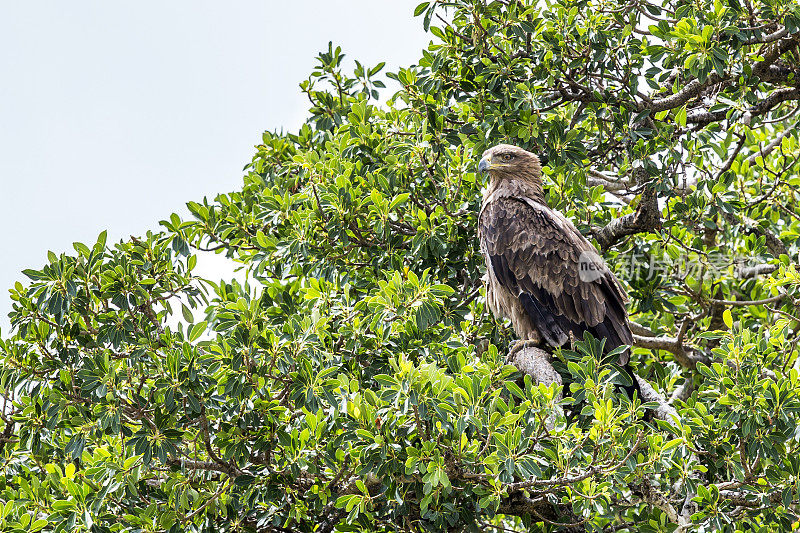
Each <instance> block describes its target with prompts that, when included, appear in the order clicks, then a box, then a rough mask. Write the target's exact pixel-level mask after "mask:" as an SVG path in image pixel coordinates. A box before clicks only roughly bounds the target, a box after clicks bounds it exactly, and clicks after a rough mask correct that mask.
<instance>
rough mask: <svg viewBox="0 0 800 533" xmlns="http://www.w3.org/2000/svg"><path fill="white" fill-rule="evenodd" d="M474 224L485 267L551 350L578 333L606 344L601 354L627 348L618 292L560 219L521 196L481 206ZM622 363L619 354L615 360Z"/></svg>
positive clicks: (628, 337)
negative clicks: (525, 314)
mask: <svg viewBox="0 0 800 533" xmlns="http://www.w3.org/2000/svg"><path fill="white" fill-rule="evenodd" d="M479 225H480V229H479V231H480V238H481V249H482V251H483V253H484V254H486V257H487V265H488V266H489V268H491V269H492V271H493V273H494V276H495V277H496V278H497V280H498V281H499V282H500V284H501V285H502V286H503V287H504V288H505V289H506V290H508V291H509V292H510V293H512V294H513V295H516V297H517V298H519V300H520V303H521V304H522V306H523V307H524V309H525V311H526V313H527V314H528V315H529V317H530V319H531V321H532V322H533V324H534V325H535V326H536V328H537V330H538V331H539V333H540V334H541V336H542V338H543V339H544V340H545V341H546V342H547V343H548V344H549V345H550V346H552V347H557V346H561V345H563V344H564V343H566V342H567V341H568V340H569V336H570V333H572V334H573V335H574V337H575V338H577V339H581V338H583V332H584V331H588V332H590V333H591V334H592V335H593V336H594V337H596V338H598V339H602V338H604V339H606V350H611V349H613V348H616V347H618V346H621V345H623V344H628V345H630V344H632V342H633V337H632V335H631V330H630V327H629V326H628V320H627V313H626V311H625V301H626V296H625V293H624V291H623V290H622V288H621V287H620V285H619V282H618V281H617V279H616V277H615V276H614V274H613V273H612V272H611V271H610V270H609V269H608V267H607V266H606V265H605V263H604V262H603V260H602V258H601V257H600V255H599V254H598V253H597V251H596V250H595V248H594V247H593V246H592V245H591V244H590V243H589V242H588V241H587V240H586V239H585V238H584V237H583V236H582V235H581V234H580V233H579V232H578V230H577V229H575V227H574V226H573V225H572V224H571V223H570V222H569V221H568V220H567V219H566V218H564V217H563V216H562V215H561V214H559V213H557V212H555V211H553V210H552V209H550V208H548V207H546V206H544V205H542V204H539V203H537V202H535V201H533V200H530V199H528V198H509V197H501V198H497V199H494V200H492V201H490V202H489V203H488V204H486V205H485V206H484V208H483V210H482V211H481V215H480V221H479ZM582 268H583V275H582V274H581V269H582ZM628 359H629V352H628V351H627V350H626V351H625V352H624V353H623V354H622V355H620V359H619V363H620V364H621V365H626V364H627V363H628Z"/></svg>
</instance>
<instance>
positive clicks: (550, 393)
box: [0, 0, 800, 532]
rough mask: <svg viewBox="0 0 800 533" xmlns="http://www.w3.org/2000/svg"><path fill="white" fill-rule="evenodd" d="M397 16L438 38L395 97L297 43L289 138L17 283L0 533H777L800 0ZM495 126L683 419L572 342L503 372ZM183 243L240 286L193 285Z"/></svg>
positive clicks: (791, 477)
mask: <svg viewBox="0 0 800 533" xmlns="http://www.w3.org/2000/svg"><path fill="white" fill-rule="evenodd" d="M411 15H412V14H411V13H409V16H411ZM413 15H416V16H419V17H420V19H421V21H420V22H421V23H422V24H423V25H424V26H425V28H426V29H428V30H429V31H430V33H431V39H432V42H431V44H430V46H429V47H428V48H427V49H426V50H424V51H422V53H421V58H420V60H419V63H418V65H416V66H409V67H407V68H401V69H399V70H398V71H397V72H390V73H387V74H386V77H387V78H389V79H390V80H391V81H390V87H389V92H388V93H387V92H385V91H384V92H383V93H382V94H379V90H381V89H384V88H385V87H384V83H383V82H382V81H381V80H379V79H377V77H378V76H379V75H380V73H381V71H382V69H383V67H384V65H383V63H380V64H378V65H375V66H367V65H363V64H361V63H359V62H356V63H355V67H354V69H353V73H352V74H349V73H348V70H347V69H346V68H345V66H344V65H345V61H344V54H343V53H342V50H341V49H340V48H338V47H334V46H333V45H332V44H331V45H329V47H328V49H327V50H326V51H324V52H322V53H320V54H319V56H318V57H317V60H318V62H317V67H316V68H315V69H314V71H313V72H312V74H311V75H310V77H309V79H308V80H307V81H306V82H304V83H303V84H301V90H302V91H303V92H304V93H306V95H307V96H308V98H309V100H310V102H311V108H310V110H309V118H308V121H307V123H306V124H305V125H304V126H303V127H302V128H301V129H300V130H299V131H297V132H295V133H287V134H282V133H281V134H278V133H269V132H267V133H264V135H263V139H262V144H260V145H258V146H257V148H256V153H255V155H254V157H253V159H252V161H251V162H250V163H249V164H248V166H247V167H246V175H245V176H244V182H243V186H242V188H241V190H237V191H233V192H229V193H226V194H220V195H219V196H217V197H216V198H215V199H214V200H213V201H210V200H208V199H203V200H202V201H193V202H189V203H188V204H187V205H188V208H189V211H190V213H191V215H192V219H191V220H182V219H181V218H180V217H178V216H177V215H171V216H170V217H169V218H168V219H165V220H164V221H162V226H163V230H162V231H161V232H159V233H149V234H147V235H146V236H145V237H142V238H139V239H135V238H132V239H131V240H130V241H128V242H121V243H117V244H109V243H107V242H106V236H105V233H103V234H101V235H100V237H99V239H98V241H97V242H96V243H94V244H91V245H89V244H83V243H75V244H74V254H73V253H72V252H70V253H63V254H55V253H52V252H51V253H49V254H48V262H47V264H46V265H44V266H43V267H41V268H39V269H35V268H31V269H28V270H25V271H24V274H25V275H26V276H27V278H28V279H29V280H30V281H29V282H28V283H27V285H24V284H22V283H18V284H16V286H15V287H14V288H13V289H12V290H11V296H12V299H13V302H14V303H13V311H12V313H11V315H10V317H11V321H12V324H13V327H14V330H13V331H12V334H11V336H10V337H9V338H6V339H2V340H1V341H0V357H2V361H3V369H2V373H1V374H0V391H1V392H2V396H3V398H4V399H3V402H2V417H0V420H1V421H0V457H2V461H3V469H4V473H5V476H4V477H3V478H2V479H1V480H0V502H2V505H0V528H2V529H3V530H8V531H81V530H83V531H90V530H91V531H121V530H130V531H242V530H247V531H253V530H255V531H324V532H328V531H333V530H339V531H348V530H356V529H365V530H370V531H395V530H398V529H406V530H422V529H426V530H433V531H439V530H443V529H445V528H448V529H453V530H484V529H491V528H507V529H509V530H520V531H521V530H534V531H538V530H548V531H549V530H565V531H571V530H588V531H603V530H607V531H622V530H626V529H627V530H631V531H633V530H637V531H653V532H655V531H659V532H660V531H669V532H671V531H676V530H681V531H686V530H699V531H710V530H720V529H725V530H729V531H735V530H758V531H785V530H789V529H791V528H792V527H794V526H795V525H796V524H797V521H798V518H800V511H798V506H800V496H798V493H799V489H798V482H800V460H798V459H797V457H798V452H799V451H800V450H799V449H798V448H800V446H798V444H799V443H798V434H800V433H798V417H799V416H800V382H799V380H800V377H798V376H799V375H798V362H797V356H798V348H797V339H798V336H797V335H798V330H799V329H800V318H799V317H798V302H800V274H798V266H797V264H798V259H797V258H798V236H799V235H800V207H798V200H799V199H800V181H799V180H798V178H797V176H798V173H799V172H798V170H800V166H799V165H800V164H799V163H798V155H800V145H798V136H797V128H796V126H797V122H796V120H797V119H796V118H795V114H796V111H797V101H798V99H800V92H798V90H797V79H798V78H797V76H798V74H800V71H799V69H798V64H800V62H799V61H798V60H799V59H800V51H799V50H798V48H797V44H798V39H800V37H798V35H800V8H798V6H797V4H796V3H795V2H790V1H781V0H778V1H771V2H756V3H755V4H752V3H745V4H741V3H739V2H736V1H729V2H715V3H713V5H701V4H697V3H688V2H683V1H669V2H666V3H663V4H650V3H644V2H638V1H636V2H633V3H624V2H607V3H604V4H601V5H596V4H588V3H586V2H572V1H566V2H563V1H562V2H545V3H543V4H542V3H538V4H536V3H534V4H529V3H525V2H505V1H502V2H501V1H493V2H488V3H484V2H478V1H472V0H459V1H455V2H423V3H421V4H419V5H418V6H417V7H416V9H415V10H414V13H413ZM379 96H382V97H383V98H384V99H385V100H384V101H383V102H382V103H378V100H377V99H378V97H379ZM501 141H503V142H511V143H514V144H518V145H521V146H523V147H526V148H528V149H530V150H532V151H535V152H536V153H538V154H539V155H540V156H541V157H542V159H544V160H546V161H547V166H546V167H545V170H544V173H545V176H544V179H545V185H546V189H547V199H548V202H549V203H550V205H552V206H553V207H556V208H558V209H559V210H561V211H562V212H564V213H565V214H566V215H567V216H569V217H570V218H571V219H572V220H574V221H575V223H576V226H578V227H579V229H580V230H581V231H584V232H585V234H586V235H587V236H588V237H590V238H594V239H595V240H596V242H597V244H598V245H599V246H600V247H601V249H602V251H603V253H604V255H605V257H606V259H607V260H608V262H609V264H610V265H611V266H612V268H614V270H615V271H616V272H617V274H618V276H619V277H620V278H621V280H622V281H623V284H624V285H625V286H626V288H627V289H628V292H629V293H630V295H631V299H632V301H631V304H630V313H631V318H632V321H633V322H634V328H635V333H636V334H637V338H636V346H635V347H634V349H633V357H632V360H633V361H634V363H635V364H636V366H637V372H638V373H639V375H641V376H642V377H644V378H646V379H647V380H648V382H650V383H651V384H652V385H653V386H654V387H655V388H656V389H657V390H659V391H660V392H662V393H663V394H664V395H665V396H666V397H667V398H668V399H669V402H670V403H671V405H672V407H673V408H674V409H675V412H676V413H677V415H678V416H677V417H674V418H672V417H662V419H655V420H651V419H648V418H647V417H646V412H647V410H648V409H655V408H656V407H657V405H656V404H653V403H651V404H647V405H642V404H641V403H640V401H639V400H638V399H637V400H636V401H633V402H631V401H630V400H629V399H628V398H627V397H625V396H624V395H620V393H619V387H618V386H619V384H621V383H622V384H624V380H625V377H624V374H622V373H620V372H619V369H618V368H616V367H615V366H614V365H613V364H610V363H609V358H608V357H605V358H604V357H603V356H602V349H600V347H599V344H598V342H597V341H596V340H594V339H590V338H587V339H583V340H581V342H578V343H576V344H575V345H574V346H571V347H570V348H571V349H569V350H567V349H564V350H563V351H558V352H556V353H555V354H553V366H554V367H555V368H556V370H558V372H559V374H560V375H561V377H562V380H563V385H562V386H556V385H553V386H551V387H546V386H544V385H540V384H536V383H533V382H532V381H531V378H530V377H529V376H522V375H521V374H520V373H519V372H517V370H516V369H515V368H514V367H513V366H510V365H508V364H506V360H505V354H506V353H507V349H508V346H509V341H510V335H511V334H510V328H509V327H507V325H506V324H502V323H497V322H495V321H494V320H493V319H492V317H491V314H490V313H489V311H488V309H486V308H485V305H484V298H483V294H482V289H481V282H480V279H481V276H482V275H483V273H484V265H483V259H482V258H481V256H480V254H479V251H478V250H477V240H476V234H475V233H476V230H475V226H476V220H477V213H478V210H479V206H480V197H481V192H480V191H481V187H482V186H483V185H484V181H483V177H481V176H480V175H478V174H477V173H476V171H475V165H476V161H477V160H478V159H479V155H480V153H481V152H482V151H483V150H484V149H485V148H487V147H489V146H491V145H492V144H495V143H497V142H501ZM204 253H217V254H224V255H225V256H226V257H228V258H230V259H231V264H232V265H234V266H235V267H237V268H242V269H243V270H244V271H245V272H246V274H247V278H246V281H237V280H236V279H232V276H230V275H226V279H223V280H221V281H220V282H219V283H215V282H211V281H208V280H203V279H201V278H199V277H198V276H196V275H195V267H196V265H197V261H198V259H197V257H198V255H199V254H204ZM232 268H233V267H232ZM611 359H614V358H613V357H612V358H611ZM664 418H666V419H664Z"/></svg>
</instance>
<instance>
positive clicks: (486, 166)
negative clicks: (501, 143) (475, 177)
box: [478, 155, 492, 172]
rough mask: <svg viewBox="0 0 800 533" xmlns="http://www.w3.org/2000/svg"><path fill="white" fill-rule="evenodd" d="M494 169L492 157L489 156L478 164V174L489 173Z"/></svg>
mask: <svg viewBox="0 0 800 533" xmlns="http://www.w3.org/2000/svg"><path fill="white" fill-rule="evenodd" d="M491 168H492V156H490V155H487V156H486V157H484V158H483V159H481V162H480V163H478V172H488V171H489V170H490V169H491Z"/></svg>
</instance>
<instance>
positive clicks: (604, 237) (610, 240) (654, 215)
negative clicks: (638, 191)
mask: <svg viewBox="0 0 800 533" xmlns="http://www.w3.org/2000/svg"><path fill="white" fill-rule="evenodd" d="M660 227H661V210H660V209H659V208H658V196H657V194H656V191H655V189H654V188H652V187H646V188H645V190H644V192H642V196H641V199H640V200H639V206H638V207H637V208H636V211H635V212H633V213H628V214H627V215H624V216H621V217H619V218H616V219H614V220H612V221H611V222H609V223H608V224H607V225H606V226H605V227H603V228H600V230H598V231H597V232H596V233H595V238H596V239H597V242H598V244H599V245H600V249H602V250H606V249H608V248H609V247H610V246H611V245H613V244H615V243H616V242H618V241H619V240H620V239H622V238H623V237H627V236H628V235H633V234H635V233H644V232H648V231H653V230H656V229H658V228H660Z"/></svg>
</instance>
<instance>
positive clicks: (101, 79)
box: [0, 0, 429, 335]
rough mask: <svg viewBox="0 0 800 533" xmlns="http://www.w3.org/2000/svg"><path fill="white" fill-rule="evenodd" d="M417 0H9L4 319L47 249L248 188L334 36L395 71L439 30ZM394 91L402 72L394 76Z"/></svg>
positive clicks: (302, 110) (353, 52)
mask: <svg viewBox="0 0 800 533" xmlns="http://www.w3.org/2000/svg"><path fill="white" fill-rule="evenodd" d="M417 3H418V0H412V1H407V0H391V1H389V0H325V1H319V0H295V1H293V2H278V1H273V0H270V1H267V0H262V1H248V0H237V1H236V2H208V1H198V0H192V1H183V0H170V1H169V2H156V1H150V0H144V1H138V2H109V1H108V0H97V1H88V0H72V1H70V2H64V1H63V0H51V1H45V0H30V1H27V2H3V3H0V73H2V74H0V227H1V228H3V229H2V231H0V239H1V240H0V242H2V245H1V246H0V330H2V332H3V334H4V335H5V334H7V333H8V332H9V321H8V317H7V314H8V313H9V311H10V310H11V300H10V298H9V293H8V289H9V288H10V287H12V286H13V284H14V282H15V281H22V282H25V281H26V280H27V278H26V277H25V276H24V275H23V274H21V273H20V272H21V270H23V269H25V268H40V267H41V266H43V265H44V264H45V262H46V257H47V251H48V250H52V251H53V252H55V253H57V254H60V253H62V252H67V253H73V248H72V243H73V242H76V241H78V242H84V243H89V244H91V243H94V242H95V240H96V239H97V235H98V234H99V233H100V232H101V231H103V230H107V231H108V234H109V242H114V241H118V240H120V239H127V238H128V237H129V236H130V235H141V234H144V233H146V232H147V230H150V229H152V230H157V229H158V222H159V220H163V219H167V218H168V217H169V215H170V213H173V212H178V213H180V214H182V215H183V216H187V217H188V211H187V210H186V209H185V203H186V202H187V201H190V200H201V199H202V198H203V197H204V196H208V197H209V199H211V198H213V197H214V196H215V195H216V194H217V193H221V192H228V191H232V190H236V189H238V188H240V186H241V183H242V175H243V171H242V168H243V167H244V165H245V164H246V163H247V162H248V161H249V160H250V158H251V157H252V155H253V153H254V151H255V150H254V148H253V147H254V145H256V144H258V143H259V142H260V138H261V133H262V132H263V131H265V130H269V131H274V130H281V129H283V130H284V131H287V130H288V131H294V130H296V129H297V128H298V127H299V126H300V125H301V124H302V123H303V120H304V119H305V117H306V111H307V107H308V103H307V100H306V97H305V95H303V94H302V93H301V92H300V90H299V88H298V84H299V83H300V82H301V81H303V80H304V79H306V78H307V77H308V74H309V73H310V72H311V70H312V69H313V67H314V65H315V57H316V55H317V54H318V53H319V52H320V51H323V50H326V49H327V45H328V41H333V43H334V45H339V46H341V47H342V49H343V51H344V52H345V53H346V54H347V59H348V60H350V61H352V60H353V59H358V60H359V61H361V62H362V63H363V64H366V65H368V66H373V65H375V64H377V63H378V62H380V61H386V62H387V66H386V68H385V69H384V72H386V71H387V70H396V69H397V68H399V67H400V66H408V65H410V64H414V63H416V61H417V60H418V59H419V57H420V56H421V50H422V49H423V48H424V47H425V46H426V44H427V43H428V41H429V36H428V35H426V34H425V33H424V31H423V29H422V20H421V18H414V17H413V10H414V6H415V5H416V4H417ZM385 81H386V83H387V85H388V90H385V92H384V94H386V95H388V94H390V93H391V92H393V89H394V85H393V83H394V82H392V80H385Z"/></svg>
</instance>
